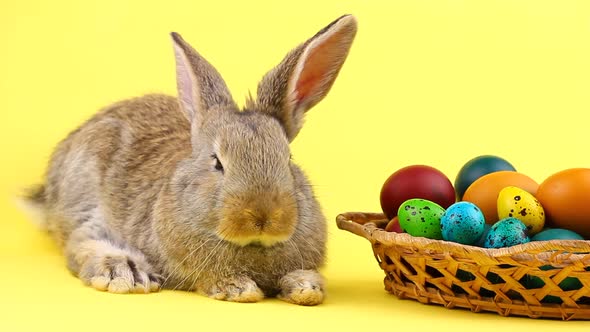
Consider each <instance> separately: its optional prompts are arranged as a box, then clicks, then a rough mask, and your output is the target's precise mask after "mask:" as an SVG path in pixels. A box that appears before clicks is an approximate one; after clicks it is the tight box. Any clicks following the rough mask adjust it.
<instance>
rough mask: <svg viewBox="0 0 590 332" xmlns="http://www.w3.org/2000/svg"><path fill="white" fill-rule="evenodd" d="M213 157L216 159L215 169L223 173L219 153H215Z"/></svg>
mask: <svg viewBox="0 0 590 332" xmlns="http://www.w3.org/2000/svg"><path fill="white" fill-rule="evenodd" d="M211 157H213V159H214V160H215V170H216V171H219V172H222V173H223V165H222V164H221V161H219V158H217V155H215V154H214V155H212V156H211Z"/></svg>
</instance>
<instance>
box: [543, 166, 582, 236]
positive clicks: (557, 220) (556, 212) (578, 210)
mask: <svg viewBox="0 0 590 332" xmlns="http://www.w3.org/2000/svg"><path fill="white" fill-rule="evenodd" d="M536 197H537V199H538V200H539V202H541V205H542V206H543V208H544V209H545V213H546V214H547V218H548V223H549V224H550V225H551V226H553V227H557V228H565V229H568V230H570V231H574V232H576V233H578V234H580V235H582V236H583V237H584V238H587V239H588V238H590V169H589V168H572V169H566V170H563V171H561V172H557V173H555V174H553V175H551V176H550V177H548V178H547V179H545V181H543V182H542V183H541V185H539V190H538V191H537V196H536Z"/></svg>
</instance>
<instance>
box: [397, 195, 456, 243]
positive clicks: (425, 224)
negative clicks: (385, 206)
mask: <svg viewBox="0 0 590 332" xmlns="http://www.w3.org/2000/svg"><path fill="white" fill-rule="evenodd" d="M444 213H445V209H444V208H443V207H442V206H440V205H438V204H436V203H434V202H432V201H429V200H426V199H418V198H413V199H409V200H407V201H405V202H404V203H402V205H400V207H399V209H398V211H397V216H398V218H399V224H400V226H401V227H402V230H404V231H405V232H406V233H408V234H410V235H412V236H421V237H427V238H429V239H437V240H440V239H442V234H441V229H440V219H441V217H442V216H443V214H444Z"/></svg>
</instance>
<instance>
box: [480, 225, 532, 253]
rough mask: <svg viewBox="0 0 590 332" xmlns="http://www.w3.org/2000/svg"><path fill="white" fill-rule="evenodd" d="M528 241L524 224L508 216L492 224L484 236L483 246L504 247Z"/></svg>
mask: <svg viewBox="0 0 590 332" xmlns="http://www.w3.org/2000/svg"><path fill="white" fill-rule="evenodd" d="M530 241H531V240H530V239H529V237H528V235H527V227H526V225H525V224H523V223H522V221H520V220H518V219H516V218H512V217H509V218H504V219H502V220H500V221H498V222H496V223H495V224H493V225H492V228H490V231H489V232H488V235H487V236H486V242H485V243H484V247H486V248H504V247H511V246H515V245H517V244H522V243H527V242H530Z"/></svg>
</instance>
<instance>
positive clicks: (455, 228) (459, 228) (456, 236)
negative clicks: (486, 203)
mask: <svg viewBox="0 0 590 332" xmlns="http://www.w3.org/2000/svg"><path fill="white" fill-rule="evenodd" d="M485 223H486V222H485V219H484V216H483V213H482V212H481V210H480V209H479V208H478V207H477V206H476V205H475V204H473V203H471V202H457V203H455V204H453V205H451V206H449V207H448V208H447V210H446V211H445V214H444V215H443V216H442V218H441V220H440V226H441V230H442V237H443V239H444V240H447V241H453V242H457V243H461V244H473V243H475V242H476V241H477V240H478V239H479V238H480V237H481V235H482V234H483V231H484V228H485Z"/></svg>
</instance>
